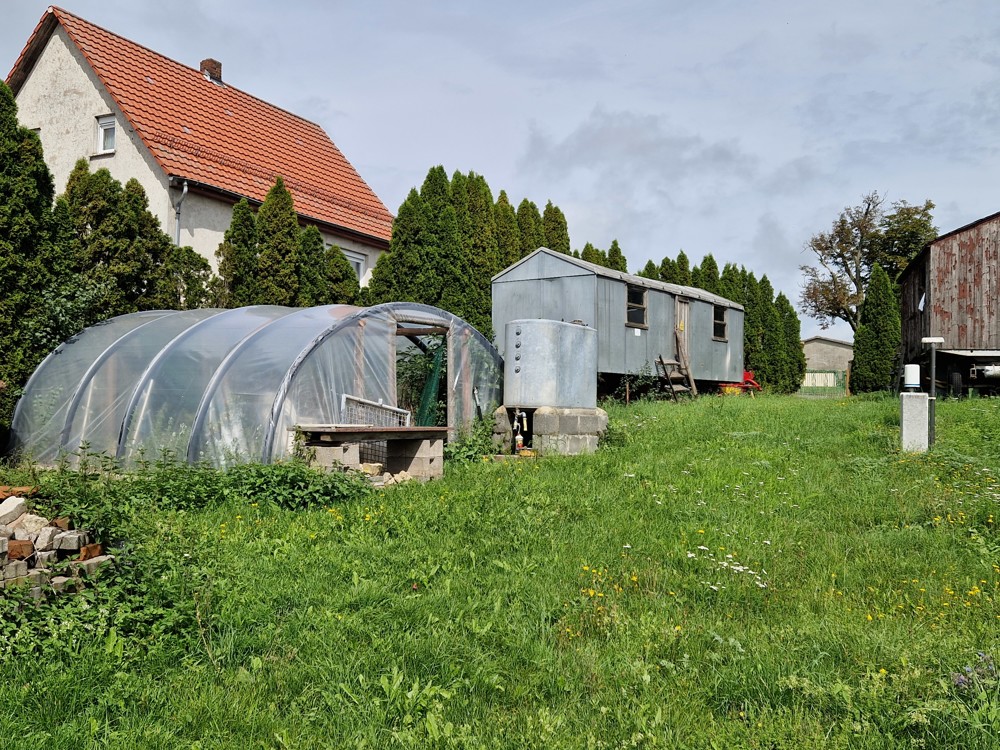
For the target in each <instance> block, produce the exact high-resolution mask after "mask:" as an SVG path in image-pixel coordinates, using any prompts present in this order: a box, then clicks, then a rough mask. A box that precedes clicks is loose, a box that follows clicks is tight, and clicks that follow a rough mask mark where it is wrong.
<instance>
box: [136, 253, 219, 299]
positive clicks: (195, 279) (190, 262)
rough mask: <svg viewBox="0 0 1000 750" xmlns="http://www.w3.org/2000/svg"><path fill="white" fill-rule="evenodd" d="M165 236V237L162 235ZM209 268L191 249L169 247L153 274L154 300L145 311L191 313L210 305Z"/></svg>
mask: <svg viewBox="0 0 1000 750" xmlns="http://www.w3.org/2000/svg"><path fill="white" fill-rule="evenodd" d="M164 236H166V235H164ZM211 281H212V267H211V266H210V265H209V263H208V261H207V260H205V259H204V258H203V257H202V256H201V255H199V254H198V253H196V252H195V251H194V250H193V249H192V248H190V247H187V246H184V247H177V246H175V245H173V244H171V245H170V246H169V247H168V248H166V258H165V259H164V262H163V264H162V266H161V267H160V268H159V270H158V272H157V274H156V292H155V297H154V298H153V299H151V300H149V301H148V302H143V303H142V304H143V306H144V307H147V308H148V309H157V308H160V309H164V310H194V309H197V308H199V307H205V306H207V305H208V304H209V298H210V295H209V289H210V287H211Z"/></svg>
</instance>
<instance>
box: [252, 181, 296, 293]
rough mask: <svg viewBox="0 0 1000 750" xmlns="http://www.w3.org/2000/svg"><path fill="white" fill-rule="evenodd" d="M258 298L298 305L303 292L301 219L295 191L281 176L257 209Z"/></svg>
mask: <svg viewBox="0 0 1000 750" xmlns="http://www.w3.org/2000/svg"><path fill="white" fill-rule="evenodd" d="M257 243H258V247H259V255H258V278H257V298H256V299H255V300H254V301H255V302H256V303H257V304H261V305H294V304H295V301H296V299H297V298H298V294H299V221H298V216H297V215H296V213H295V207H294V205H293V204H292V194H291V193H289V192H288V189H287V188H286V187H285V181H284V180H283V179H282V178H281V177H278V178H277V180H275V183H274V186H273V187H272V188H271V189H270V190H269V191H268V193H267V197H266V198H265V199H264V203H263V204H261V207H260V209H259V210H258V211H257Z"/></svg>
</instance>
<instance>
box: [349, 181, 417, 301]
mask: <svg viewBox="0 0 1000 750" xmlns="http://www.w3.org/2000/svg"><path fill="white" fill-rule="evenodd" d="M425 213H426V212H425V211H424V204H423V200H422V199H421V197H420V193H418V192H417V190H416V188H413V189H411V190H410V192H409V194H408V195H407V196H406V199H405V200H404V201H403V202H402V203H401V204H400V206H399V210H398V211H397V212H396V218H395V219H394V220H393V222H392V239H391V240H390V242H389V252H387V253H383V254H382V255H381V256H380V257H379V259H378V261H377V262H376V263H375V268H373V269H372V277H371V279H370V280H369V282H368V286H367V288H366V290H365V293H364V295H363V296H364V301H365V303H366V304H369V305H376V304H379V303H382V302H416V301H417V297H418V296H419V295H418V294H417V292H418V290H419V289H420V288H421V287H422V286H423V284H422V280H421V275H422V274H423V273H425V272H426V271H427V269H426V268H424V266H423V247H424V243H425V241H426V236H427V229H426V219H425Z"/></svg>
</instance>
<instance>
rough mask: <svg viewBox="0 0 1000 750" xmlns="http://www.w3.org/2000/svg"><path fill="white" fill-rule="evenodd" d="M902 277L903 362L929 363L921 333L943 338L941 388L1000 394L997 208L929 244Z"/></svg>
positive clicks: (999, 233) (999, 227)
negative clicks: (990, 213) (971, 389)
mask: <svg viewBox="0 0 1000 750" xmlns="http://www.w3.org/2000/svg"><path fill="white" fill-rule="evenodd" d="M899 282H900V291H901V298H900V315H901V318H902V333H903V340H902V348H903V362H904V363H917V362H926V359H927V354H928V352H927V347H926V345H924V344H922V343H921V339H922V338H925V337H941V338H943V339H944V344H939V345H938V369H937V376H938V381H939V386H947V387H950V388H951V389H952V390H953V392H956V393H957V392H958V391H959V390H966V389H969V388H976V389H978V390H980V391H985V392H1000V213H996V214H993V215H992V216H987V217H986V218H984V219H980V220H978V221H975V222H973V223H971V224H969V225H967V226H964V227H961V228H960V229H956V230H954V231H953V232H949V233H947V234H943V235H941V236H940V237H938V238H937V239H935V240H934V241H933V242H930V243H928V244H927V245H926V246H925V247H924V249H923V250H922V251H921V252H920V254H919V255H917V256H916V257H915V258H914V259H913V260H912V261H911V262H910V264H909V265H908V266H907V267H906V269H905V270H904V271H903V273H902V274H901V275H900V279H899ZM924 375H925V377H926V376H927V371H926V368H924Z"/></svg>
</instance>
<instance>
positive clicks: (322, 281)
mask: <svg viewBox="0 0 1000 750" xmlns="http://www.w3.org/2000/svg"><path fill="white" fill-rule="evenodd" d="M344 260H347V259H346V258H345V259H344ZM298 261H299V291H298V294H297V295H296V298H295V302H294V304H295V306H296V307H314V306H316V305H329V304H331V303H332V302H333V299H332V290H331V289H330V288H329V287H328V285H327V281H326V271H327V268H326V261H327V258H326V248H325V247H324V246H323V235H322V234H320V232H319V229H317V228H316V227H314V226H311V225H310V226H308V227H306V228H305V229H303V230H302V231H301V232H299V253H298ZM348 265H349V264H348ZM353 270H354V269H351V271H352V273H351V275H352V276H353V275H354V274H353Z"/></svg>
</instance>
